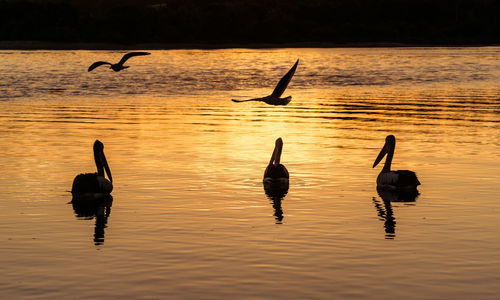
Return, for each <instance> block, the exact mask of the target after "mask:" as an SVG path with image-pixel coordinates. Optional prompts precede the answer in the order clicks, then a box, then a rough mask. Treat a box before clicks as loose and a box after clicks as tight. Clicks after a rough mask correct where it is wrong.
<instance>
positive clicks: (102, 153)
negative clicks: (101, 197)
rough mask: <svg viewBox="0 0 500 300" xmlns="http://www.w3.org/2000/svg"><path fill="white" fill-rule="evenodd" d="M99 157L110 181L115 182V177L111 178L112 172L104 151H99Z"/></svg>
mask: <svg viewBox="0 0 500 300" xmlns="http://www.w3.org/2000/svg"><path fill="white" fill-rule="evenodd" d="M99 157H100V158H101V162H102V165H103V166H104V170H106V174H107V175H108V178H109V181H110V182H113V177H112V176H111V170H110V169H109V165H108V161H107V160H106V156H105V155H104V151H99Z"/></svg>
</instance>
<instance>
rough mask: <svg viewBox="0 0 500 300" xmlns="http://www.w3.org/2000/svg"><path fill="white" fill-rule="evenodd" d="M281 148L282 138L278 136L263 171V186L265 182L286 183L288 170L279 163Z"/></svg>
mask: <svg viewBox="0 0 500 300" xmlns="http://www.w3.org/2000/svg"><path fill="white" fill-rule="evenodd" d="M282 149H283V140H282V139H281V138H278V139H277V140H276V144H275V146H274V151H273V154H272V155H271V160H270V161H269V165H267V168H266V171H264V180H263V182H264V186H265V185H266V183H270V184H271V183H280V182H282V183H286V184H288V178H289V177H290V176H289V175H288V170H287V169H286V168H285V166H284V165H282V164H280V159H281V151H282Z"/></svg>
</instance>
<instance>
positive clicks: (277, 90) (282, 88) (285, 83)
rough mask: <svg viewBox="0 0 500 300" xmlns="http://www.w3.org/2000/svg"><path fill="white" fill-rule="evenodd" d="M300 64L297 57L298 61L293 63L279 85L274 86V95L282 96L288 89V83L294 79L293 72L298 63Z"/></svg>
mask: <svg viewBox="0 0 500 300" xmlns="http://www.w3.org/2000/svg"><path fill="white" fill-rule="evenodd" d="M298 64H299V60H298V59H297V62H295V64H294V65H293V67H292V68H291V69H290V71H288V73H286V74H285V76H283V78H281V80H280V82H278V85H276V87H275V88H274V91H273V93H272V94H271V95H272V96H273V97H280V96H281V95H283V93H284V92H285V90H286V87H287V86H288V83H290V80H292V77H293V74H295V70H296V69H297V65H298Z"/></svg>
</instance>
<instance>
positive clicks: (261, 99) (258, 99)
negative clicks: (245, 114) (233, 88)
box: [231, 98, 264, 102]
mask: <svg viewBox="0 0 500 300" xmlns="http://www.w3.org/2000/svg"><path fill="white" fill-rule="evenodd" d="M231 100H232V101H233V102H248V101H264V99H263V98H254V99H248V100H237V99H231Z"/></svg>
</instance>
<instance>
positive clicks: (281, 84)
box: [232, 59, 299, 105]
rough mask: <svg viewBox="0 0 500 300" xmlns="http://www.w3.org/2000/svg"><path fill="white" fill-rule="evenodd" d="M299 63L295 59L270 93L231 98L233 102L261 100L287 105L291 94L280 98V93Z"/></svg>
mask: <svg viewBox="0 0 500 300" xmlns="http://www.w3.org/2000/svg"><path fill="white" fill-rule="evenodd" d="M298 64H299V60H298V59H297V62H296V63H295V64H294V65H293V67H292V68H291V69H290V71H288V73H286V74H285V76H283V78H281V80H280V81H279V82H278V85H276V87H275V88H274V91H273V93H272V94H271V95H269V96H266V97H262V98H254V99H249V100H236V99H232V100H233V101H234V102H247V101H263V102H265V103H267V104H271V105H287V104H288V103H289V102H290V101H291V100H292V96H288V97H285V98H280V97H281V95H283V93H284V92H285V90H286V87H287V86H288V83H290V80H292V77H293V74H294V73H295V70H296V69H297V65H298Z"/></svg>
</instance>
